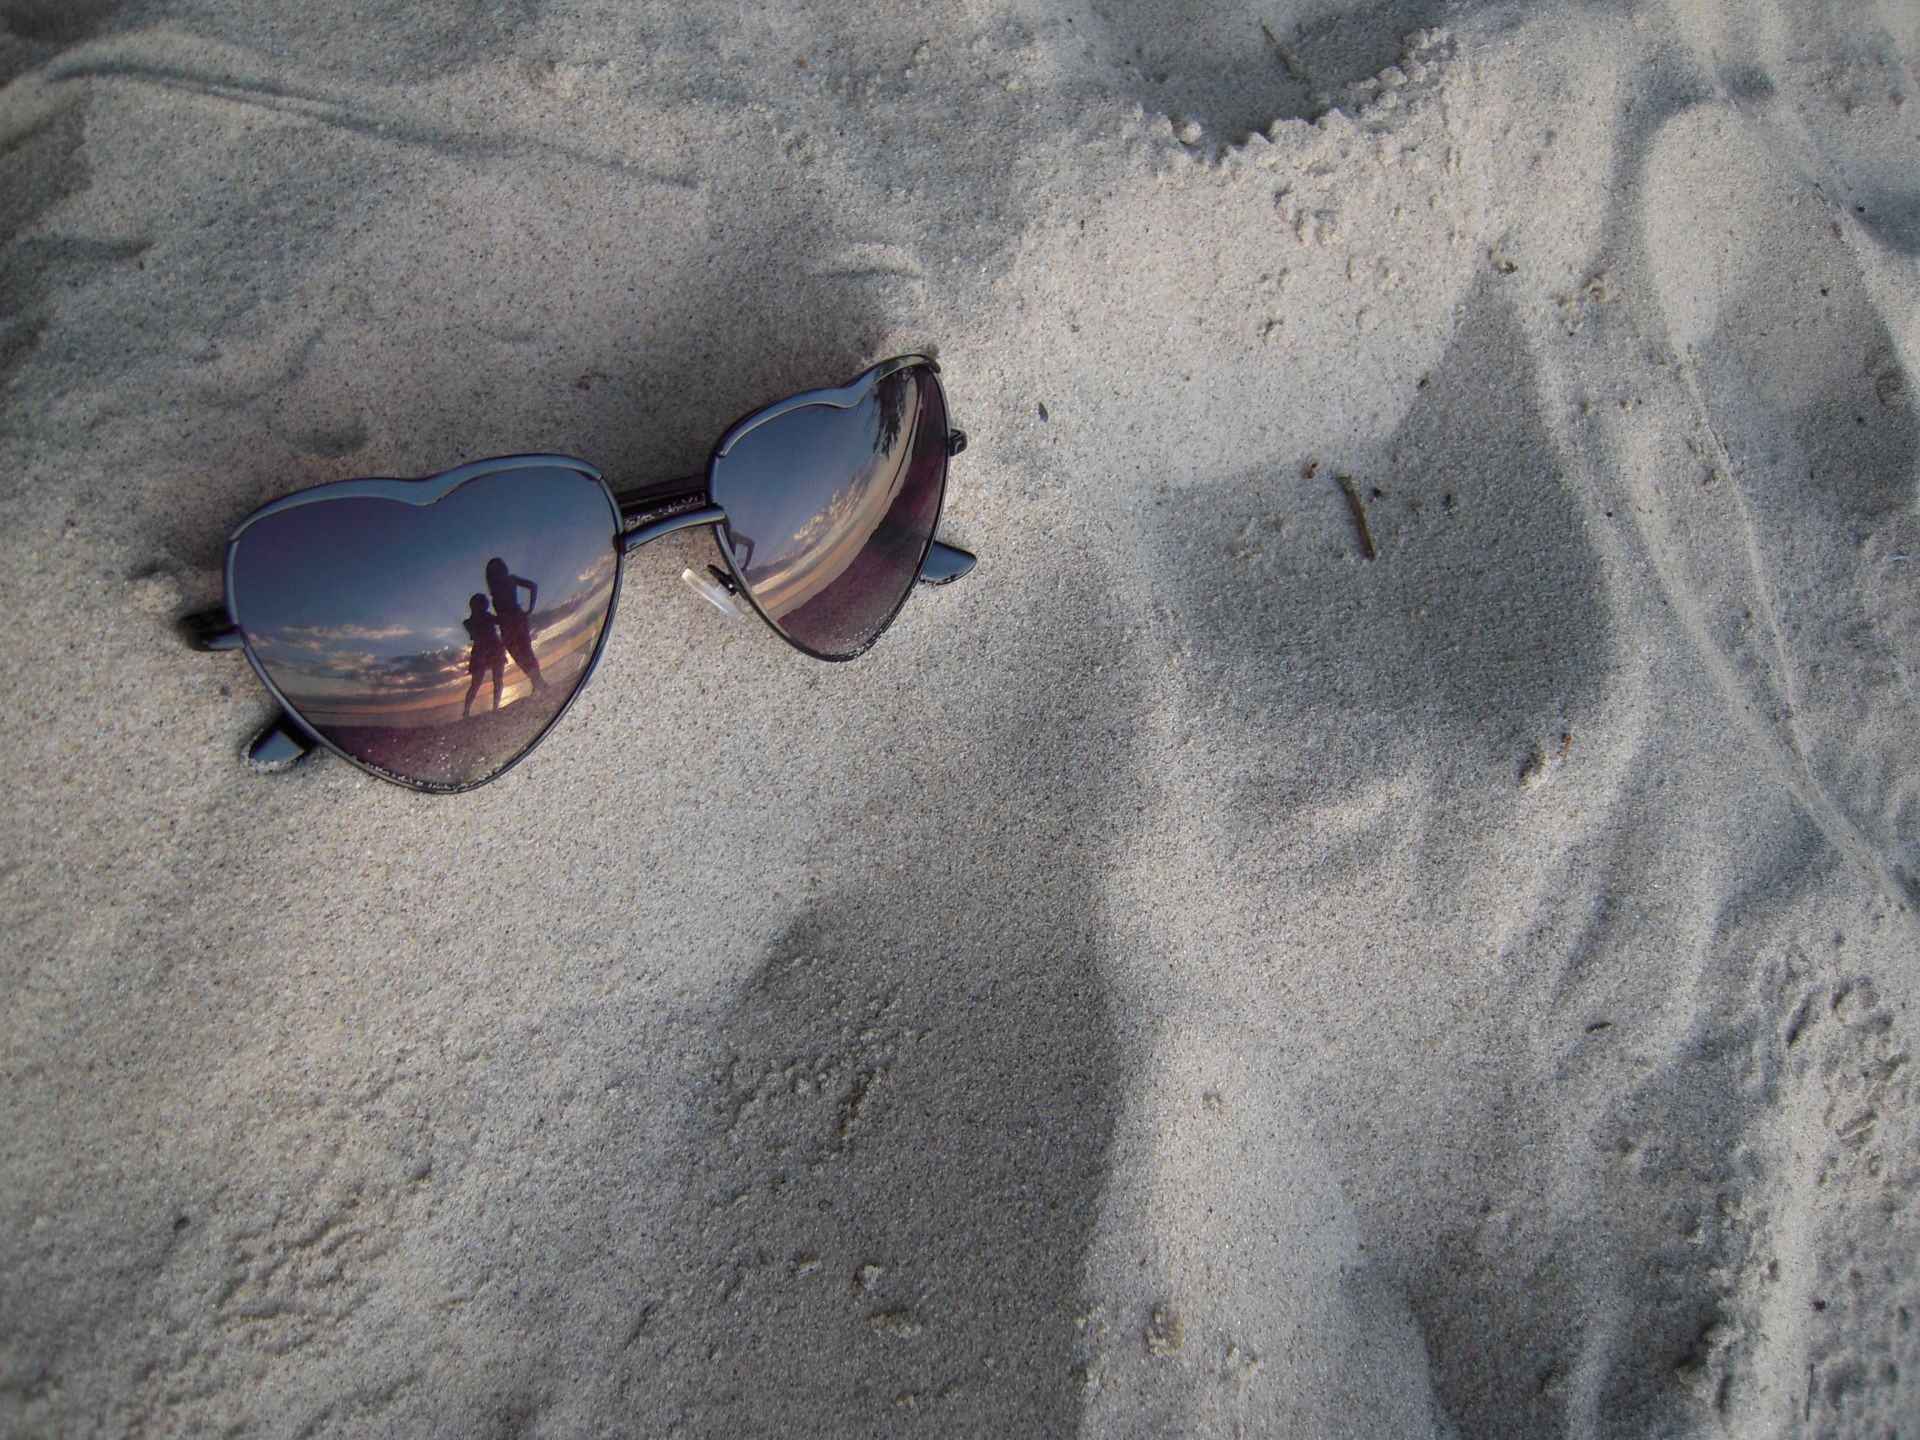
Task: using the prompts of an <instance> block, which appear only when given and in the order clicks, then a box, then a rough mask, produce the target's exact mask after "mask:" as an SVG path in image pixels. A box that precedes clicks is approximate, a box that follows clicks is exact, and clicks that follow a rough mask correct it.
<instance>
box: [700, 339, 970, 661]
mask: <svg viewBox="0 0 1920 1440" xmlns="http://www.w3.org/2000/svg"><path fill="white" fill-rule="evenodd" d="M946 479H947V407H946V402H945V400H944V398H943V397H942V395H941V393H940V382H939V379H938V378H937V377H936V376H935V374H934V372H933V368H932V367H931V366H930V365H927V364H924V363H917V364H913V365H909V366H906V367H905V368H903V369H900V370H896V371H894V372H893V373H892V374H890V375H886V376H883V377H882V378H880V379H879V380H878V381H876V382H874V383H873V384H872V385H871V386H869V387H868V388H867V390H866V393H865V394H864V396H863V397H862V398H861V399H860V401H859V402H858V403H857V404H855V405H852V406H850V407H847V408H842V407H840V406H837V405H829V404H817V405H803V406H801V407H799V408H798V409H794V410H789V411H786V412H785V413H783V414H778V415H774V416H771V417H770V418H768V419H767V420H764V421H762V422H761V423H760V424H758V425H754V426H753V427H752V428H751V429H749V430H747V431H746V432H745V433H744V434H742V435H740V436H739V437H738V438H737V439H735V440H734V441H733V443H732V444H731V445H730V446H728V447H727V450H726V453H725V454H724V455H721V456H719V457H718V458H716V459H715V461H714V463H713V470H712V475H711V480H710V491H711V494H712V497H713V501H714V503H715V504H716V505H719V506H720V507H721V508H723V509H724V510H725V511H726V512H727V518H726V522H725V523H724V524H723V525H722V526H721V527H720V532H721V543H722V544H723V545H724V546H725V547H726V549H727V551H728V554H729V556H730V558H731V559H732V561H733V563H734V566H735V568H736V569H737V570H738V571H739V573H740V576H741V578H742V579H743V580H745V581H746V586H747V592H748V593H749V594H750V595H751V596H752V598H753V600H754V603H755V604H757V605H758V606H759V607H760V609H761V611H762V612H763V613H764V614H765V615H766V617H767V618H768V619H769V620H771V621H772V622H773V623H774V625H775V626H776V627H777V628H778V629H779V630H780V632H781V633H782V634H784V635H785V636H787V638H788V639H790V640H792V641H793V642H794V643H795V644H797V645H799V646H800V648H801V649H803V650H806V651H807V652H809V653H810V654H813V655H818V656H820V657H822V658H823V659H828V660H846V659H851V658H852V657H853V656H855V655H858V654H859V653H860V652H861V651H863V650H865V649H866V648H867V647H868V646H869V645H871V644H872V643H873V641H874V640H875V638H876V637H877V636H878V635H879V634H880V632H881V631H882V630H884V629H886V628H887V625H888V624H889V623H890V622H891V621H892V619H893V617H894V615H895V614H896V613H898V611H899V609H900V605H901V602H902V601H904V600H905V599H906V596H907V592H908V591H909V590H911V589H912V588H913V582H914V580H915V579H916V578H917V577H918V576H919V573H920V565H921V562H922V561H923V560H925V558H926V554H927V547H928V545H930V544H931V543H932V541H933V530H934V526H935V525H936V524H937V523H938V521H939V519H940V500H941V496H942V494H943V493H944V491H945V489H946Z"/></svg>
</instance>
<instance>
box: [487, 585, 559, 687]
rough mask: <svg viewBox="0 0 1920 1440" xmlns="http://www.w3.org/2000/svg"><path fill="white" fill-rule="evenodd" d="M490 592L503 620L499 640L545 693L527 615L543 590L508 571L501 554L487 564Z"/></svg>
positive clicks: (535, 684) (534, 683)
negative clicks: (524, 602)
mask: <svg viewBox="0 0 1920 1440" xmlns="http://www.w3.org/2000/svg"><path fill="white" fill-rule="evenodd" d="M522 587H525V589H526V592H527V608H526V609H525V610H522V609H521V608H520V593H519V592H520V590H521V588H522ZM487 590H488V591H489V592H490V593H491V594H492V596H493V613H494V614H495V615H496V616H497V617H498V618H499V621H500V639H501V641H502V643H504V644H505V645H506V647H507V654H509V655H511V656H512V657H513V663H514V664H516V665H518V666H519V667H520V668H521V669H522V670H523V671H525V672H526V674H527V677H528V678H529V679H530V680H532V681H533V688H534V689H536V690H544V689H546V688H547V682H546V681H545V680H543V679H542V678H541V677H540V662H539V661H538V660H537V659H535V658H534V654H533V631H532V628H531V627H530V626H529V624H528V622H527V617H528V614H529V613H530V612H531V611H532V609H533V607H534V603H535V601H536V600H537V598H538V597H539V594H540V587H539V586H538V585H535V584H534V583H533V581H531V580H523V579H521V578H520V577H519V576H518V575H515V574H512V573H511V572H509V571H508V569H507V562H506V561H504V560H502V559H501V558H500V557H499V556H498V555H496V556H494V557H493V559H491V560H489V561H487Z"/></svg>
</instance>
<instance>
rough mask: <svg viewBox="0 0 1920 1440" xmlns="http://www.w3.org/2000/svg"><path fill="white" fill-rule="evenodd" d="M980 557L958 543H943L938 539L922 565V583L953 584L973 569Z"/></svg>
mask: <svg viewBox="0 0 1920 1440" xmlns="http://www.w3.org/2000/svg"><path fill="white" fill-rule="evenodd" d="M977 558H978V557H976V556H975V555H974V553H973V552H972V551H970V550H962V549H961V548H960V547H959V546H958V545H942V544H941V543H940V542H939V541H938V540H936V541H934V542H933V545H932V546H931V547H930V548H929V549H928V551H927V558H926V559H925V560H924V561H922V562H921V565H920V583H921V584H922V585H951V584H952V583H953V582H954V581H955V580H958V579H959V578H960V577H961V576H962V575H964V574H966V573H967V572H968V571H969V570H971V569H973V567H974V564H975V562H976V560H977Z"/></svg>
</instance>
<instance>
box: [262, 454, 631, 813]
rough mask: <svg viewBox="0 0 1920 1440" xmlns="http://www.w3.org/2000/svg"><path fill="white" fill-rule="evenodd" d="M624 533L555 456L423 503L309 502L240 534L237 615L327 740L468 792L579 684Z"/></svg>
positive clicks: (527, 740) (601, 624) (274, 675)
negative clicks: (552, 462) (617, 540)
mask: <svg viewBox="0 0 1920 1440" xmlns="http://www.w3.org/2000/svg"><path fill="white" fill-rule="evenodd" d="M618 528H619V517H618V515H617V514H616V513H615V512H614V510H613V507H612V505H611V502H610V501H609V499H608V497H607V493H606V491H605V489H604V488H603V487H602V486H601V485H600V484H599V482H597V481H595V480H592V479H590V478H589V477H587V476H584V475H582V474H580V473H579V472H578V471H572V470H565V469H561V468H557V467H537V468H535V467H529V468H526V469H520V470H510V471H502V472H497V473H495V474H491V475H483V476H481V477H479V478H477V479H474V480H470V481H468V482H467V483H466V484H464V485H462V486H460V487H459V488H458V489H457V490H454V491H452V492H451V493H449V494H447V495H445V496H443V497H442V498H441V499H440V500H438V501H435V502H434V503H432V504H428V505H411V504H407V503H405V502H402V501H398V500H390V499H384V498H372V497H363V496H348V497H339V498H321V499H316V500H315V501H313V502H312V503H310V504H306V505H301V506H298V507H295V508H293V509H289V510H283V511H277V512H275V513H273V514H270V515H266V516H263V517H261V518H260V519H259V520H257V521H255V522H254V523H253V524H252V525H250V526H248V527H247V529H246V530H244V531H243V532H242V533H241V536H240V539H239V541H238V542H237V544H236V546H235V549H234V555H233V574H232V595H231V598H232V603H233V609H234V614H235V617H236V618H237V619H238V621H239V623H240V625H241V628H242V631H243V633H244V634H245V636H246V639H247V643H248V646H249V648H250V650H251V652H252V654H253V656H254V658H255V660H256V661H258V663H259V665H260V667H261V668H262V669H263V670H264V671H265V672H266V674H267V676H268V678H269V679H270V680H271V681H272V683H273V685H274V687H275V688H276V689H278V690H279V692H280V693H281V695H282V696H284V697H285V699H286V701H287V703H288V704H289V705H290V706H292V707H293V708H294V709H295V710H296V711H298V712H299V714H300V715H301V717H302V718H303V719H305V720H306V722H307V723H308V724H309V725H311V726H313V727H314V729H315V730H317V731H318V732H319V733H320V735H321V736H322V737H324V738H325V739H326V740H327V741H328V742H329V743H330V744H333V745H336V746H338V747H339V748H340V749H341V750H343V751H345V752H346V753H347V754H349V755H352V756H353V757H355V758H356V759H358V760H361V761H364V762H365V763H366V764H368V765H370V766H372V767H373V768H374V769H376V770H379V771H382V772H383V773H386V774H389V775H393V776H397V777H399V778H402V779H406V780H410V781H413V782H415V783H417V784H421V785H426V786H429V787H432V788H443V789H446V788H457V787H460V786H465V785H472V784H476V783H478V782H479V781H481V780H485V779H487V778H488V777H490V776H492V775H495V774H498V773H499V772H500V771H501V770H502V769H504V768H505V767H506V766H507V765H509V764H511V763H512V762H513V761H514V760H516V759H518V758H519V757H520V756H521V755H522V754H524V753H525V752H526V750H527V749H528V747H529V746H531V745H532V744H533V743H534V742H535V741H536V740H538V739H539V738H540V736H541V735H542V734H543V733H544V732H545V731H546V729H547V727H548V726H549V725H551V724H552V723H553V720H554V718H555V717H556V716H558V714H559V713H560V711H561V710H562V709H564V708H565V707H566V704H567V702H568V701H569V700H570V699H571V698H572V696H573V693H574V691H576V690H577V689H578V688H579V687H580V684H581V682H582V681H583V680H584V679H585V678H586V674H587V671H588V668H589V667H590V666H591V664H592V661H593V657H594V655H595V653H596V652H597V650H598V647H599V644H600V637H601V635H602V633H603V632H604V630H605V628H606V622H607V615H608V611H609V609H610V607H611V605H612V602H613V594H614V585H615V581H616V579H617V575H618V564H619V561H618V552H617V550H616V549H615V548H614V541H613V537H614V535H615V533H616V532H617V531H618Z"/></svg>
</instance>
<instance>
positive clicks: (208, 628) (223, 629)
mask: <svg viewBox="0 0 1920 1440" xmlns="http://www.w3.org/2000/svg"><path fill="white" fill-rule="evenodd" d="M175 626H176V628H177V629H178V630H179V631H180V638H181V639H183V640H185V641H186V642H187V644H189V645H191V646H192V647H193V648H194V649H195V650H238V649H239V648H240V627H239V626H238V625H235V624H234V623H233V621H231V620H230V619H228V618H227V607H226V606H224V605H222V606H219V607H218V608H217V609H213V610H196V611H195V612H194V613H193V614H191V615H182V616H181V617H180V618H179V620H178V621H176V622H175Z"/></svg>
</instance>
